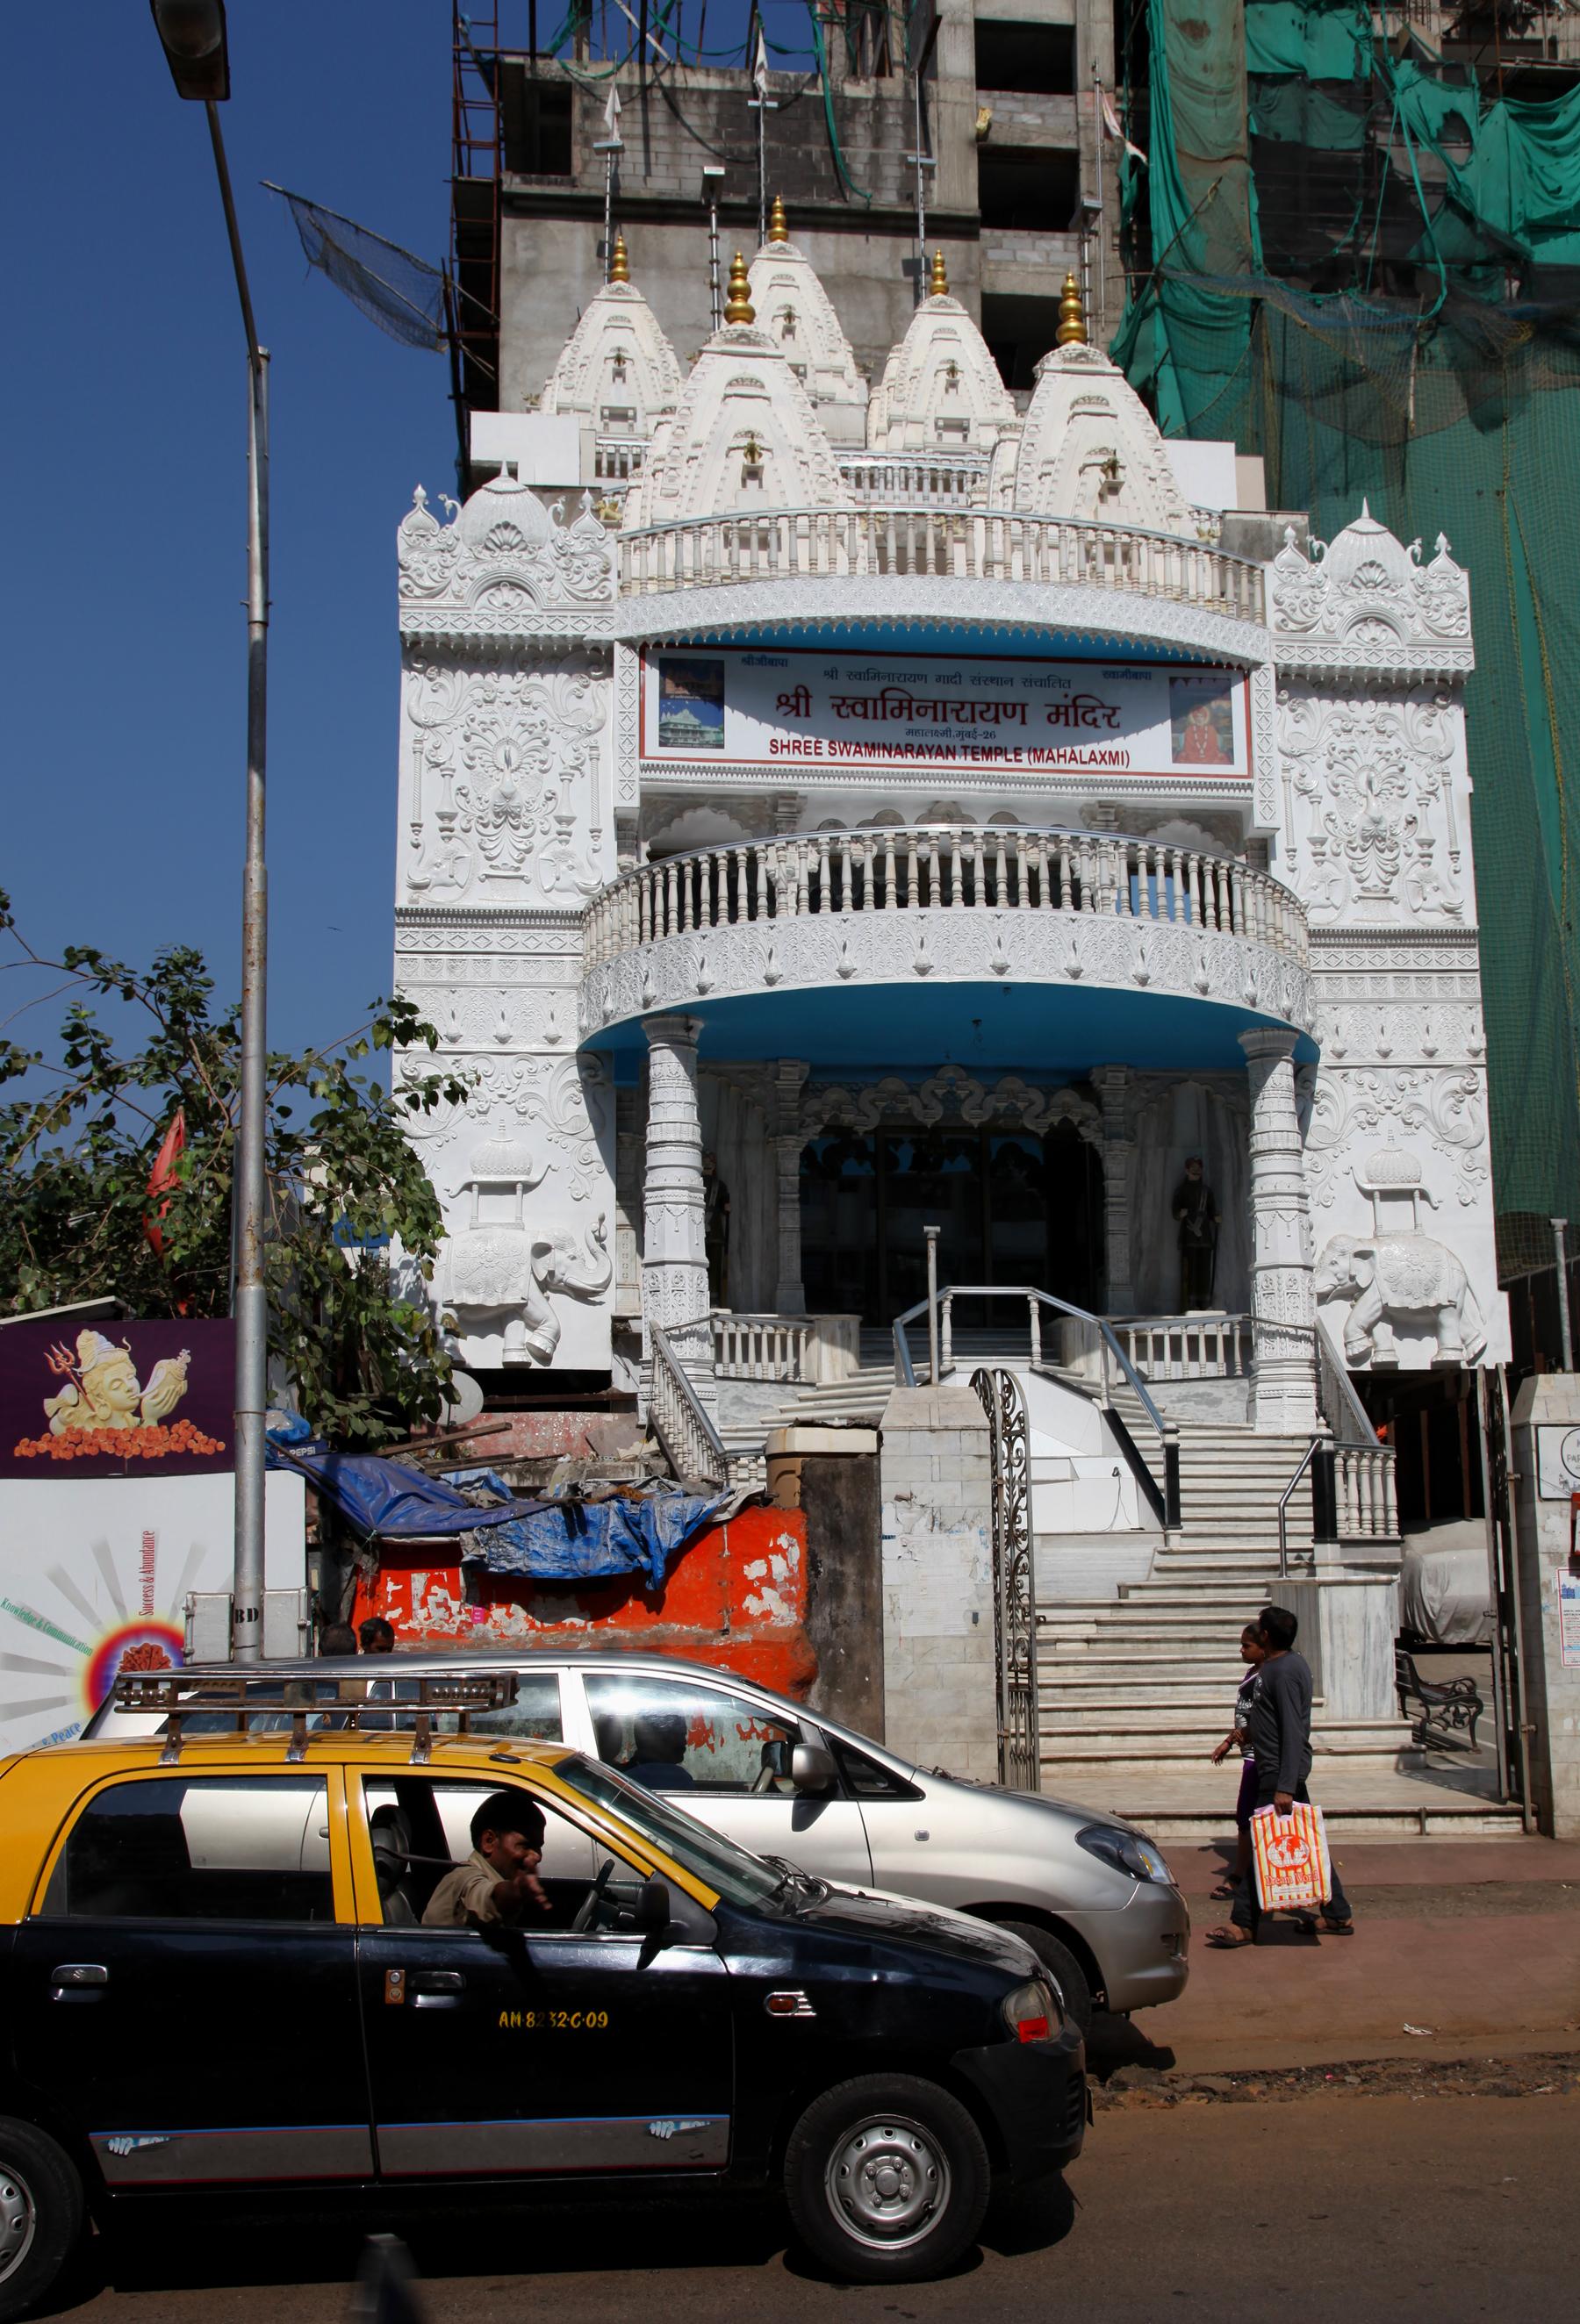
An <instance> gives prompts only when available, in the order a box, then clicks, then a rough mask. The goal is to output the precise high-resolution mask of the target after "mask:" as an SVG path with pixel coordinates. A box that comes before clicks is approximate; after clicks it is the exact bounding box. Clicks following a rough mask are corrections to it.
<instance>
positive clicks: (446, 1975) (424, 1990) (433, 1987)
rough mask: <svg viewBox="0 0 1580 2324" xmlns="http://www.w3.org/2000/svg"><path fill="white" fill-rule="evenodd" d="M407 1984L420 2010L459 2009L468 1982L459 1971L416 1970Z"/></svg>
mask: <svg viewBox="0 0 1580 2324" xmlns="http://www.w3.org/2000/svg"><path fill="white" fill-rule="evenodd" d="M406 1983H407V1985H408V1987H410V1989H411V1994H412V1997H413V1998H414V2000H415V2003H416V2006H417V2007H418V2008H419V2009H458V2008H459V2007H460V2006H461V1995H462V1993H463V1992H464V1990H465V1988H466V1983H467V1980H466V1978H464V1977H463V1976H462V1974H461V1972H460V1970H459V1969H413V1970H412V1972H411V1976H410V1977H409V1978H407V1980H406Z"/></svg>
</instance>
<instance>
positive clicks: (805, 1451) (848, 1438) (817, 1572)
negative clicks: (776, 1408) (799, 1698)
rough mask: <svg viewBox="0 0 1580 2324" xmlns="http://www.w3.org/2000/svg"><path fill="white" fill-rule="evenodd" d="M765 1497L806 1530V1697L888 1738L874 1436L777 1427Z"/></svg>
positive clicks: (771, 1440) (861, 1728)
mask: <svg viewBox="0 0 1580 2324" xmlns="http://www.w3.org/2000/svg"><path fill="white" fill-rule="evenodd" d="M768 1499H769V1501H770V1503H771V1505H772V1507H773V1508H779V1509H796V1510H799V1512H800V1514H801V1516H802V1517H803V1518H804V1519H805V1522H806V1528H807V1566H808V1573H807V1635H808V1637H809V1638H810V1639H811V1642H812V1651H813V1653H814V1654H815V1655H816V1656H817V1658H818V1676H817V1679H816V1681H815V1683H814V1684H813V1687H812V1692H811V1694H810V1696H809V1697H808V1700H809V1701H810V1703H811V1705H812V1708H813V1709H814V1710H815V1711H827V1713H828V1716H829V1717H830V1719H837V1720H842V1721H843V1723H844V1724H845V1726H847V1727H854V1728H855V1729H856V1730H857V1732H858V1733H859V1734H862V1735H871V1736H873V1737H874V1738H876V1740H877V1741H879V1742H882V1740H883V1715H884V1714H883V1562H882V1537H881V1525H882V1510H881V1496H880V1485H879V1475H878V1434H877V1431H876V1430H875V1429H872V1428H812V1427H798V1428H781V1429H776V1430H775V1431H774V1433H773V1434H772V1436H771V1437H770V1438H769V1441H768Z"/></svg>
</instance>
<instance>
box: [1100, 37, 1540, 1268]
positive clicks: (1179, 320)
mask: <svg viewBox="0 0 1580 2324" xmlns="http://www.w3.org/2000/svg"><path fill="white" fill-rule="evenodd" d="M1146 23H1147V32H1148V38H1149V43H1150V142H1149V141H1148V140H1145V139H1143V140H1140V141H1138V142H1141V143H1148V152H1149V157H1150V161H1149V166H1148V167H1146V168H1143V167H1141V164H1140V163H1138V162H1136V161H1129V160H1127V161H1126V163H1125V166H1124V171H1123V177H1122V187H1123V195H1124V199H1125V204H1126V216H1127V220H1128V221H1129V225H1130V231H1131V236H1132V240H1131V246H1132V250H1133V249H1135V248H1137V247H1141V248H1143V249H1146V250H1148V252H1149V255H1148V257H1147V261H1146V263H1147V264H1148V265H1149V266H1150V272H1145V273H1141V272H1138V273H1137V275H1136V276H1135V277H1134V279H1133V286H1132V300H1131V302H1130V305H1129V307H1128V308H1127V310H1126V313H1125V315H1124V318H1123V321H1122V323H1121V325H1120V328H1119V331H1118V333H1117V334H1116V337H1115V339H1114V342H1113V354H1114V355H1115V358H1116V359H1117V360H1118V361H1119V362H1120V363H1121V364H1123V366H1124V368H1125V370H1126V372H1127V374H1128V375H1129V376H1130V378H1131V380H1132V383H1133V384H1134V385H1136V386H1137V387H1138V388H1140V389H1141V390H1142V391H1143V392H1145V393H1146V394H1147V395H1148V396H1149V398H1150V401H1152V403H1153V406H1154V409H1155V410H1156V411H1157V413H1158V416H1159V420H1160V423H1161V425H1162V427H1163V429H1164V432H1165V433H1166V434H1169V435H1180V436H1196V437H1201V438H1234V441H1235V442H1236V443H1237V444H1238V445H1239V447H1240V448H1241V449H1242V451H1244V452H1252V453H1255V452H1260V453H1261V455H1262V456H1263V457H1264V459H1265V461H1266V466H1267V482H1268V498H1269V505H1270V506H1271V507H1275V508H1289V509H1309V510H1310V512H1311V520H1312V527H1313V530H1314V531H1316V532H1317V534H1318V535H1320V536H1323V537H1326V538H1329V539H1331V538H1332V536H1333V534H1334V533H1335V532H1336V531H1337V530H1340V529H1341V528H1342V527H1343V526H1344V524H1346V523H1347V522H1349V521H1350V520H1351V519H1352V518H1353V517H1354V516H1355V515H1356V514H1357V513H1358V512H1359V510H1360V505H1361V502H1362V499H1363V497H1364V498H1365V499H1367V500H1369V501H1370V503H1371V505H1372V512H1373V513H1374V514H1375V515H1377V516H1379V517H1381V519H1382V521H1384V522H1386V523H1387V524H1389V525H1390V526H1391V528H1392V530H1394V531H1395V532H1396V533H1398V534H1399V535H1400V538H1401V539H1405V540H1409V539H1414V538H1417V537H1419V538H1421V539H1424V540H1425V542H1426V543H1427V549H1428V554H1430V552H1431V544H1432V542H1433V541H1434V540H1435V539H1436V538H1437V534H1438V532H1439V531H1442V532H1445V533H1446V534H1447V536H1448V539H1449V541H1450V543H1451V545H1452V548H1453V551H1454V554H1455V558H1457V559H1458V560H1459V562H1460V563H1461V564H1463V565H1465V567H1467V568H1468V570H1469V572H1470V576H1471V586H1472V591H1473V600H1472V602H1473V606H1474V618H1475V643H1476V664H1477V667H1476V671H1475V675H1474V678H1472V680H1471V681H1470V684H1469V687H1468V689H1467V696H1466V705H1467V714H1468V720H1469V730H1470V751H1471V767H1472V773H1473V776H1474V782H1475V794H1474V837H1475V847H1476V873H1477V890H1478V906H1479V917H1480V924H1481V929H1482V952H1483V994H1484V1001H1485V1010H1486V1019H1487V1044H1488V1057H1489V1063H1490V1065H1491V1068H1492V1084H1491V1086H1492V1146H1493V1167H1494V1174H1495V1193H1496V1200H1497V1207H1498V1213H1499V1251H1500V1259H1501V1266H1502V1268H1503V1271H1504V1272H1505V1274H1508V1273H1511V1272H1515V1271H1518V1270H1519V1269H1520V1268H1525V1267H1532V1266H1539V1265H1542V1264H1545V1263H1547V1262H1548V1259H1550V1256H1551V1249H1552V1239H1551V1230H1550V1227H1549V1226H1548V1221H1549V1219H1551V1218H1553V1217H1555V1216H1566V1217H1568V1218H1570V1219H1575V1220H1580V1012H1577V1005H1576V1004H1577V1000H1580V994H1577V991H1576V987H1577V985H1580V963H1577V959H1576V945H1575V926H1574V911H1575V892H1574V887H1573V883H1572V866H1574V865H1575V864H1577V863H1580V785H1577V784H1571V783H1570V782H1569V781H1568V780H1567V776H1568V773H1569V770H1575V769H1577V768H1580V524H1577V523H1576V521H1575V481H1574V480H1575V471H1576V466H1577V463H1580V91H1575V92H1574V93H1572V94H1570V95H1568V96H1566V97H1561V98H1558V99H1557V100H1556V101H1554V102H1553V103H1551V104H1531V103H1518V102H1513V101H1503V100H1494V99H1492V98H1490V97H1487V96H1486V95H1484V94H1483V92H1480V91H1478V90H1477V89H1476V88H1474V87H1470V86H1465V85H1455V81H1454V80H1453V78H1445V77H1444V75H1443V72H1442V70H1441V69H1440V68H1437V69H1435V68H1434V60H1432V59H1430V58H1429V57H1428V56H1426V55H1425V54H1424V52H1421V51H1416V52H1415V53H1413V54H1411V55H1409V56H1407V57H1405V58H1403V59H1400V58H1399V57H1397V56H1396V55H1395V54H1393V53H1392V52H1391V50H1390V49H1388V48H1387V47H1385V46H1384V45H1383V44H1381V42H1378V41H1377V40H1376V39H1375V38H1374V36H1373V32H1372V20H1371V17H1370V15H1369V14H1368V13H1367V12H1365V11H1358V10H1357V9H1356V8H1355V7H1354V5H1353V0H1345V5H1340V6H1336V7H1329V8H1323V7H1317V6H1314V7H1310V8H1303V7H1299V6H1297V5H1291V0H1189V5H1183V0H1146ZM1137 229H1145V230H1147V232H1148V234H1149V235H1150V243H1141V242H1140V241H1139V238H1138V234H1137ZM1329 286H1331V287H1329Z"/></svg>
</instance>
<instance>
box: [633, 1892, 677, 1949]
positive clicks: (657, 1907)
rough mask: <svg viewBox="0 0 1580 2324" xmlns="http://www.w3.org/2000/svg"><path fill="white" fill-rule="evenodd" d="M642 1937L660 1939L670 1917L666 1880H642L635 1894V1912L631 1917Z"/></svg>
mask: <svg viewBox="0 0 1580 2324" xmlns="http://www.w3.org/2000/svg"><path fill="white" fill-rule="evenodd" d="M670 1917H671V1907H670V1884H669V1882H668V1881H667V1880H659V1879H652V1880H644V1881H643V1882H642V1886H641V1887H640V1888H639V1889H638V1890H637V1892H636V1911H635V1914H633V1918H634V1920H635V1922H636V1925H637V1927H638V1928H639V1929H640V1930H641V1931H642V1935H643V1936H644V1937H661V1936H662V1935H663V1933H664V1931H665V1930H666V1929H667V1928H668V1927H669V1925H670Z"/></svg>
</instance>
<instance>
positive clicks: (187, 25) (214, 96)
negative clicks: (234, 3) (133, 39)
mask: <svg viewBox="0 0 1580 2324" xmlns="http://www.w3.org/2000/svg"><path fill="white" fill-rule="evenodd" d="M148 5H149V7H150V8H151V10H152V14H153V29H154V31H155V32H157V33H158V34H159V38H160V45H161V46H162V49H163V50H164V57H165V62H166V63H167V64H168V65H169V67H170V71H171V79H172V80H173V81H174V83H175V85H176V95H177V96H178V97H193V98H196V99H197V100H199V102H207V103H210V104H214V103H219V102H222V101H223V100H224V99H225V98H226V97H228V96H229V95H230V53H229V51H228V50H227V48H226V40H225V0H148Z"/></svg>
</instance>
